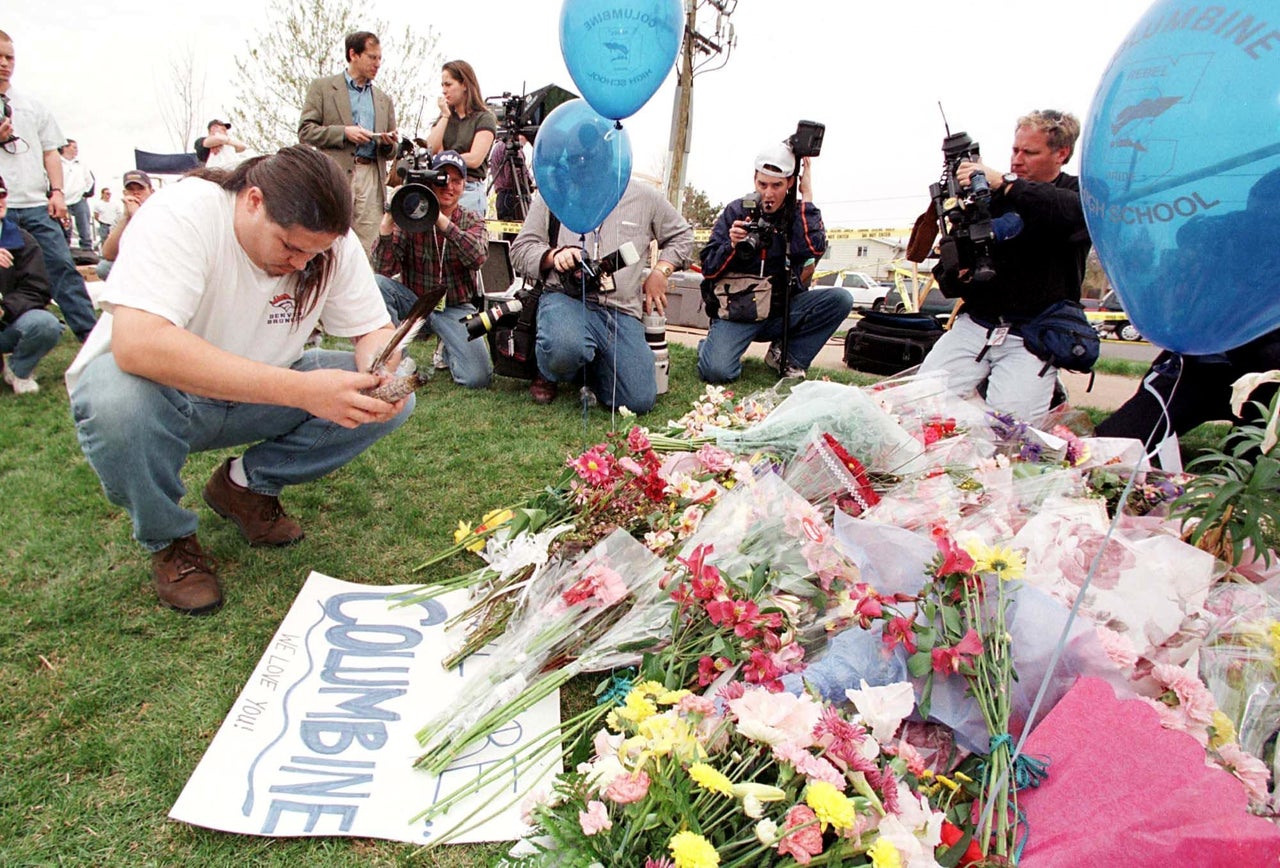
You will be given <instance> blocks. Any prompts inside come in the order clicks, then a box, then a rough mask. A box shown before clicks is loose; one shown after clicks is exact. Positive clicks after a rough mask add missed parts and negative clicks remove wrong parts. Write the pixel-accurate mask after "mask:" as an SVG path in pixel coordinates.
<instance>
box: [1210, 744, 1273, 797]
mask: <svg viewBox="0 0 1280 868" xmlns="http://www.w3.org/2000/svg"><path fill="white" fill-rule="evenodd" d="M1218 759H1219V760H1220V761H1221V763H1222V767H1223V768H1225V769H1226V770H1227V771H1229V772H1231V774H1233V775H1235V776H1236V777H1237V778H1239V779H1240V783H1242V784H1244V788H1245V790H1246V791H1247V792H1248V793H1249V801H1250V802H1251V803H1252V804H1253V805H1255V806H1259V807H1260V806H1263V805H1266V804H1267V799H1268V797H1269V793H1268V792H1267V781H1269V780H1270V779H1271V773H1270V772H1268V771H1267V766H1266V764H1265V763H1263V762H1262V760H1260V759H1258V758H1257V757H1256V756H1254V755H1253V754H1251V753H1248V752H1247V751H1245V750H1244V749H1243V748H1241V747H1240V745H1238V744H1236V743H1235V742H1233V741H1232V742H1227V743H1226V744H1224V745H1223V746H1222V747H1220V748H1218Z"/></svg>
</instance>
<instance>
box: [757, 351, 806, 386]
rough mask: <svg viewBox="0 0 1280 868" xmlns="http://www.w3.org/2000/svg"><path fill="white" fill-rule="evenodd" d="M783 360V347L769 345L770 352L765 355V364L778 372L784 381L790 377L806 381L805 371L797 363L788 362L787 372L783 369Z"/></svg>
mask: <svg viewBox="0 0 1280 868" xmlns="http://www.w3.org/2000/svg"><path fill="white" fill-rule="evenodd" d="M781 359H782V347H780V346H779V345H778V344H769V352H767V353H765V354H764V363H765V364H766V365H768V366H769V367H771V368H773V369H774V370H775V371H777V372H778V375H779V376H780V377H782V378H783V379H786V378H788V377H798V378H799V379H801V380H803V379H804V374H805V369H804V368H802V367H800V366H799V365H797V364H796V363H795V361H794V360H788V361H787V367H786V370H783V369H782V366H781V364H780V361H781Z"/></svg>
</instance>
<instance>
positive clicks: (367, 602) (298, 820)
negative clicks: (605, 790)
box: [169, 572, 560, 844]
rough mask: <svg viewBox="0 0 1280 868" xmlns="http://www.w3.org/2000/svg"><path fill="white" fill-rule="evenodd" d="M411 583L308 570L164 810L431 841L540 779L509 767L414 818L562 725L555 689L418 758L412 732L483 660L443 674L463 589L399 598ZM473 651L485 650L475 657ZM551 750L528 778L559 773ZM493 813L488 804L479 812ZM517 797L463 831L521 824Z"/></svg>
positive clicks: (499, 831)
mask: <svg viewBox="0 0 1280 868" xmlns="http://www.w3.org/2000/svg"><path fill="white" fill-rule="evenodd" d="M408 589H409V586H370V585H358V584H353V583H350V582H343V581H339V580H337V579H333V578H330V577H328V576H324V575H321V574H320V573H316V572H313V573H312V574H311V575H310V576H309V577H308V578H307V582H306V584H305V585H304V586H303V588H302V590H301V591H300V592H299V593H298V598H297V599H296V600H295V601H294V604H293V606H292V608H291V609H290V610H289V613H288V614H287V615H286V616H285V618H284V621H283V622H282V623H281V624H280V629H279V630H277V631H276V634H275V635H274V636H273V637H272V639H271V642H270V643H269V644H268V646H267V649H266V651H265V652H264V653H263V655H262V659H261V660H260V661H259V662H258V665H257V667H256V668H255V669H254V670H253V674H252V676H250V678H249V680H248V683H246V684H245V687H244V690H242V691H241V693H240V696H239V697H238V698H237V699H236V701H235V704H234V705H232V707H231V711H230V712H229V713H228V715H227V718H226V720H224V721H223V723H222V726H221V727H220V728H219V730H218V733H217V735H216V736H215V737H214V739H213V742H212V744H210V746H209V749H208V751H206V753H205V755H204V757H203V758H202V759H201V760H200V764H199V765H198V766H197V767H196V770H195V771H194V772H193V773H192V775H191V778H190V780H188V781H187V785H186V787H185V788H184V789H183V791H182V794H181V795H180V796H179V797H178V801H177V802H176V803H175V804H174V806H173V809H172V810H171V811H170V812H169V816H170V818H172V819H175V820H180V821H182V822H185V823H192V824H194V825H197V826H205V827H208V828H211V829H219V830H222V831H225V832H236V833H240V834H246V835H267V836H275V837H291V836H300V835H313V836H314V835H352V836H357V837H368V838H384V839H388V840H393V841H405V842H407V843H411V844H427V843H430V842H431V840H432V839H433V838H437V837H439V836H440V835H442V834H444V833H445V832H446V831H448V830H450V829H452V828H454V827H456V826H459V825H469V824H470V823H473V822H474V821H475V819H478V817H477V818H473V819H472V820H471V821H470V823H463V822H462V821H463V820H464V819H465V818H466V817H467V815H468V814H470V813H471V812H472V810H473V809H475V808H479V807H486V806H487V807H488V808H490V809H492V808H493V807H497V806H498V805H501V804H505V803H506V802H510V801H512V800H513V799H516V798H517V788H518V791H519V792H528V791H530V790H531V789H534V788H536V786H537V780H528V779H527V777H525V776H523V775H522V779H521V780H519V781H516V780H514V779H513V777H506V778H504V779H503V780H501V781H500V782H498V783H497V784H495V785H494V786H493V787H492V788H490V789H487V790H485V791H483V792H482V793H481V794H480V795H479V796H476V797H473V798H472V799H471V800H469V801H468V802H464V803H462V804H461V805H459V806H457V807H455V808H453V809H452V810H450V811H449V813H448V814H447V815H445V816H444V818H443V819H437V820H436V821H435V822H434V823H431V824H427V823H424V822H421V821H419V822H417V823H414V824H413V825H410V823H409V820H410V818H411V817H413V816H414V815H415V814H417V813H418V812H419V811H421V810H423V809H424V808H427V807H428V806H430V805H432V804H434V803H435V801H437V800H438V799H440V798H442V797H443V796H444V795H446V794H447V793H449V792H451V791H453V790H454V789H456V788H458V787H460V786H461V785H463V784H465V783H466V782H467V781H469V780H472V779H474V778H475V777H476V776H477V775H478V774H479V773H480V772H481V771H482V770H484V769H486V768H489V767H491V766H493V765H494V764H495V763H502V762H503V760H504V758H505V757H507V756H509V755H510V754H511V753H512V752H513V751H514V750H515V749H517V748H518V747H519V746H520V745H521V744H522V743H524V742H526V741H528V740H529V739H532V738H534V737H536V736H537V735H539V734H540V733H543V732H545V731H547V730H549V729H551V728H552V727H555V726H558V725H559V722H560V714H559V697H558V696H557V695H552V696H550V697H548V698H547V699H546V700H543V701H542V702H541V703H538V704H537V705H535V706H534V707H533V708H531V709H530V710H529V711H527V712H526V713H524V714H523V715H521V716H520V717H519V718H518V719H517V720H516V721H515V723H514V724H513V725H512V726H510V727H508V728H507V729H505V730H503V731H501V732H498V733H495V734H494V735H493V736H492V737H491V738H490V739H489V740H488V741H487V742H486V743H484V744H479V745H476V746H475V747H474V748H473V749H471V750H469V751H468V754H467V755H466V756H465V757H463V758H461V759H459V760H458V761H457V762H455V763H454V764H453V765H452V766H450V767H449V769H447V770H446V771H445V772H444V773H443V774H442V775H440V776H439V778H437V777H435V776H433V775H429V774H427V773H426V772H422V771H418V770H416V769H414V768H413V761H414V759H415V758H416V757H417V756H418V755H419V752H420V751H419V749H418V742H417V740H416V739H415V737H414V734H415V733H416V732H417V731H418V729H420V728H421V727H422V725H423V724H425V723H426V722H427V721H428V720H429V719H430V718H431V717H432V716H433V715H434V714H435V713H436V711H437V710H438V709H440V708H441V707H446V706H447V705H448V703H449V702H450V701H451V699H452V697H453V696H454V694H455V693H456V692H457V690H458V688H459V686H460V685H461V684H462V681H463V679H464V678H465V677H467V675H468V674H469V673H471V674H474V673H475V672H477V671H479V668H480V666H482V665H483V664H482V663H479V664H471V663H469V664H466V665H464V667H462V669H461V671H459V670H454V671H451V672H446V671H445V670H444V668H443V667H442V666H441V663H440V661H441V659H442V658H443V657H444V656H445V655H446V653H447V649H448V647H449V643H450V637H448V636H446V634H445V632H444V626H443V625H444V622H445V621H446V620H448V618H449V616H450V613H451V611H452V610H460V609H461V608H462V607H463V605H464V603H465V595H464V593H463V592H456V593H453V594H449V595H446V596H444V597H441V598H439V599H437V600H432V601H429V602H427V603H423V604H417V605H414V606H408V607H402V608H391V603H392V602H394V601H393V600H391V599H390V598H392V597H394V596H395V595H396V594H397V593H400V592H403V591H405V590H408ZM478 656H479V655H477V657H478ZM556 765H557V764H555V763H554V762H552V761H548V762H547V763H546V764H545V765H543V766H541V767H539V769H538V772H537V773H536V774H534V775H533V777H534V778H536V779H541V778H544V777H545V778H546V781H547V782H549V781H550V775H551V774H553V773H554V772H555V771H558V767H555V766H556ZM486 813H488V810H486V811H483V812H481V816H483V815H484V814H486ZM519 813H520V812H519V804H518V801H517V803H516V804H514V805H513V806H512V807H510V808H508V809H507V810H505V811H504V812H503V813H502V814H501V815H499V816H497V817H495V818H494V819H492V820H489V821H488V822H486V823H485V824H484V825H483V826H480V827H478V828H476V829H473V830H471V831H470V832H466V833H464V834H463V835H462V836H460V837H459V838H458V839H457V841H458V842H459V843H462V842H475V841H498V840H509V839H514V838H517V837H519V836H520V835H522V834H523V833H524V831H525V826H524V824H522V823H521V822H520V816H519Z"/></svg>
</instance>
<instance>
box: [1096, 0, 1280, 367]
mask: <svg viewBox="0 0 1280 868" xmlns="http://www.w3.org/2000/svg"><path fill="white" fill-rule="evenodd" d="M1278 26H1280V20H1278V19H1277V16H1276V8H1275V2H1274V0H1237V2H1234V3H1230V4H1225V5H1202V4H1196V5H1189V4H1187V3H1186V2H1183V0H1159V2H1156V3H1154V4H1153V5H1152V6H1151V8H1150V9H1149V10H1148V11H1147V13H1146V14H1145V15H1144V16H1143V17H1142V19H1141V20H1140V21H1139V22H1138V23H1137V25H1136V26H1135V27H1134V28H1133V30H1132V31H1131V32H1130V33H1129V35H1128V37H1127V38H1126V39H1125V41H1124V42H1123V43H1122V44H1121V45H1120V48H1119V49H1118V50H1117V51H1116V54H1115V56H1114V57H1113V58H1112V59H1111V64H1110V66H1109V67H1108V68H1107V70H1106V72H1105V73H1104V74H1103V76H1102V81H1101V83H1100V84H1099V85H1098V91H1097V93H1096V94H1095V95H1094V98H1093V110H1092V113H1091V115H1090V117H1089V123H1088V125H1087V131H1086V134H1085V138H1084V142H1083V150H1082V151H1081V157H1080V166H1081V172H1080V192H1081V199H1082V201H1083V203H1084V206H1085V216H1086V219H1087V221H1088V224H1089V234H1090V235H1091V237H1092V238H1093V243H1094V245H1095V246H1096V247H1097V250H1098V256H1099V258H1100V259H1101V260H1102V265H1103V268H1104V269H1105V270H1106V272H1107V275H1108V276H1109V277H1110V278H1111V281H1112V283H1113V284H1114V285H1115V288H1116V291H1117V293H1118V294H1119V296H1120V300H1121V301H1122V302H1123V303H1124V306H1125V310H1126V311H1127V312H1128V314H1129V318H1130V319H1131V320H1132V321H1133V324H1134V326H1135V327H1137V329H1138V331H1140V332H1141V333H1142V334H1143V335H1144V336H1145V337H1146V338H1147V339H1148V340H1150V341H1151V342H1152V343H1154V344H1157V345H1158V346H1161V347H1164V348H1166V349H1169V350H1173V351H1176V352H1180V353H1188V354H1194V355H1205V354H1212V353H1218V352H1222V351H1224V350H1228V349H1231V348H1233V347H1238V346H1240V345H1241V344H1244V343H1246V342H1248V341H1250V340H1252V339H1254V338H1256V337H1258V336H1260V335H1263V334H1266V333H1267V332H1270V331H1272V330H1274V329H1276V328H1278V327H1280V293H1278V292H1277V289H1276V286H1277V282H1278V281H1280V271H1278V270H1277V268H1276V266H1277V265H1280V87H1277V82H1280V31H1278V30H1277V27H1278Z"/></svg>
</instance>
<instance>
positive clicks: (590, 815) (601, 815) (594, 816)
mask: <svg viewBox="0 0 1280 868" xmlns="http://www.w3.org/2000/svg"><path fill="white" fill-rule="evenodd" d="M578 825H579V826H581V827H582V834H584V835H594V834H596V833H598V832H605V831H608V830H609V829H612V828H613V821H612V820H610V819H609V809H608V808H606V807H605V806H604V802H601V801H597V800H596V799H592V800H591V801H589V802H587V809H586V810H585V811H579V812H578Z"/></svg>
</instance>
